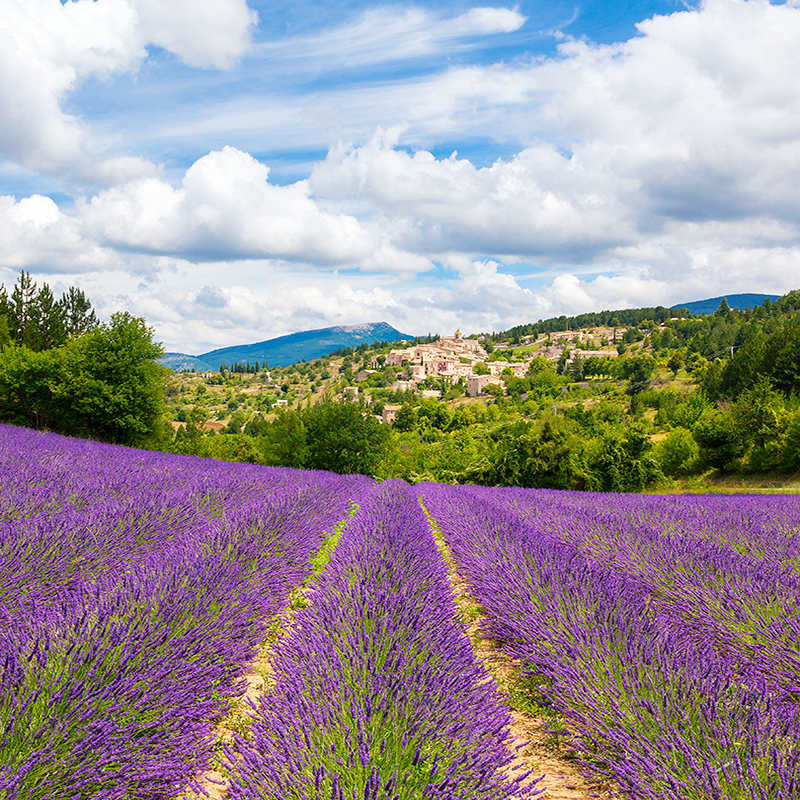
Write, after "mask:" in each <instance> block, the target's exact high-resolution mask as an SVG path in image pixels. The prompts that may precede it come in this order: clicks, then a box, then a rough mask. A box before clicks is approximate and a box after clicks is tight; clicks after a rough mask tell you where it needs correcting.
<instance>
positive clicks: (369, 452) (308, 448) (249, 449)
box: [169, 401, 390, 475]
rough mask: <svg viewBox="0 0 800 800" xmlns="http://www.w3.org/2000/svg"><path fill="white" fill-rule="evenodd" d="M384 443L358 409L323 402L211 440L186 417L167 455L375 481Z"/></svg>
mask: <svg viewBox="0 0 800 800" xmlns="http://www.w3.org/2000/svg"><path fill="white" fill-rule="evenodd" d="M389 437H390V429H389V428H388V427H387V426H385V425H382V424H381V423H380V422H379V421H378V420H377V419H376V418H375V416H373V414H372V411H371V410H369V409H368V408H366V407H365V406H363V405H362V404H360V403H342V402H330V401H328V402H321V403H317V404H316V405H313V406H310V407H308V408H302V409H279V410H278V412H277V414H276V416H275V418H274V419H273V420H270V421H267V420H266V419H264V418H263V417H256V418H255V419H252V420H250V421H249V422H248V423H247V424H246V425H245V426H244V428H243V429H241V430H237V429H233V430H228V431H225V432H223V433H220V434H211V435H208V434H207V433H205V432H204V431H203V428H202V423H201V421H200V419H199V418H197V417H196V416H195V417H193V416H192V415H191V414H190V415H189V416H188V419H187V421H186V425H184V426H182V427H180V428H178V430H177V431H176V432H175V439H174V441H173V443H172V445H171V447H170V448H169V449H171V451H172V452H175V453H182V454H184V455H195V456H208V457H212V458H222V459H230V460H236V461H248V462H250V463H259V464H268V465H272V466H281V467H296V468H300V469H323V470H329V471H331V472H338V473H341V474H355V473H358V474H364V475H374V474H375V473H376V471H377V467H378V464H379V463H380V460H381V458H382V457H383V456H384V453H385V450H386V445H387V443H388V440H389Z"/></svg>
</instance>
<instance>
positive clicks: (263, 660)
mask: <svg viewBox="0 0 800 800" xmlns="http://www.w3.org/2000/svg"><path fill="white" fill-rule="evenodd" d="M315 582H316V581H315V577H312V578H310V579H309V580H308V581H307V582H306V583H305V584H303V585H302V586H300V587H298V588H297V589H294V590H292V593H291V595H290V600H289V604H288V605H287V607H286V608H285V609H284V610H283V611H282V612H281V614H280V616H279V617H278V619H277V620H276V622H275V623H274V625H273V628H272V631H271V633H270V635H269V637H268V638H267V641H266V642H264V644H262V646H261V647H260V649H259V652H258V656H257V657H256V659H255V660H254V661H251V662H250V663H249V664H248V665H247V667H246V670H245V672H244V674H243V675H242V676H241V680H243V681H244V682H245V690H244V692H243V693H242V694H241V695H239V697H238V699H237V700H236V703H235V704H234V706H233V708H231V710H230V711H229V712H228V713H227V714H226V715H225V717H224V718H223V719H222V720H220V722H218V723H217V725H216V726H215V727H214V730H213V731H212V736H213V737H214V747H213V749H214V752H215V753H220V754H221V753H222V748H223V747H224V746H225V745H230V744H231V743H232V742H233V736H234V734H235V733H239V734H242V733H244V732H245V731H246V730H247V729H248V728H249V726H250V723H251V721H252V719H253V705H256V706H257V705H258V702H259V699H260V698H261V697H262V696H263V695H264V694H266V693H267V692H268V691H269V689H270V685H271V684H272V683H273V681H274V675H275V673H274V671H273V669H272V662H271V658H270V656H271V655H272V650H273V648H274V647H275V644H276V643H277V641H278V640H279V639H280V638H282V637H283V636H286V635H287V633H288V632H289V631H290V630H291V628H292V624H293V621H294V617H295V614H296V613H297V610H298V609H300V608H303V607H305V606H306V605H308V600H307V599H306V598H307V596H308V595H310V594H311V593H312V592H313V591H314V584H315ZM215 760H216V759H215ZM195 781H196V783H197V784H199V785H200V786H201V787H202V789H203V791H202V792H198V791H196V790H194V789H192V788H186V789H184V790H183V791H182V792H181V793H180V794H179V795H178V796H177V797H178V798H180V800H209V798H210V799H211V800H226V798H227V797H228V795H229V791H230V780H229V779H228V776H227V775H226V774H225V773H224V772H222V771H221V770H220V769H219V767H216V768H214V767H212V768H209V769H207V770H206V771H205V772H203V773H202V774H201V775H199V776H198V777H197V778H196V779H195Z"/></svg>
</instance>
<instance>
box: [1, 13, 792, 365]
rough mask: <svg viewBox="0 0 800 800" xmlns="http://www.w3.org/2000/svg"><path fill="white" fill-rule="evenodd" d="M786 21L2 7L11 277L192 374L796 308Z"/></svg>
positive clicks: (736, 16)
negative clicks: (121, 315)
mask: <svg viewBox="0 0 800 800" xmlns="http://www.w3.org/2000/svg"><path fill="white" fill-rule="evenodd" d="M797 41H800V7H798V5H797V4H796V3H789V4H770V3H768V2H761V1H760V0H709V1H708V2H705V3H697V4H694V5H692V4H685V3H677V2H676V3H673V2H652V3H645V2H630V3H599V2H593V3H583V4H575V3H566V2H548V3H545V2H527V3H522V4H519V5H502V4H497V5H491V6H490V5H481V4H480V3H469V2H439V3H415V4H408V3H386V4H374V3H358V2H347V3H338V4H337V3H325V4H322V3H291V4H289V3H286V4H267V3H263V2H254V1H253V0H251V1H250V2H246V0H94V2H93V1H92V0H77V2H75V1H73V0H69V2H65V3H60V2H59V0H0V279H2V281H3V282H4V283H5V284H6V285H7V286H10V285H11V284H12V283H13V281H14V280H15V278H16V275H17V274H18V273H19V270H20V269H26V270H29V271H30V272H31V273H32V274H33V275H34V276H35V277H36V278H37V279H38V280H44V281H47V282H49V283H50V284H51V286H53V287H54V288H56V289H59V288H63V287H65V286H67V285H69V284H70V283H76V284H78V285H80V286H81V287H82V288H84V290H85V291H86V292H87V293H88V294H89V296H90V297H91V298H92V300H93V301H94V303H95V305H96V306H97V307H98V309H99V310H100V312H101V314H103V315H108V314H110V313H111V312H113V311H114V310H118V309H128V310H131V311H133V312H134V313H137V314H141V315H142V316H144V317H146V319H147V320H148V322H149V323H150V324H151V325H152V326H153V327H154V328H155V330H156V334H157V338H159V339H160V340H161V341H163V342H164V344H165V345H166V347H167V348H168V349H169V350H179V351H182V352H189V353H199V352H202V351H204V350H208V349H212V348H214V347H220V346H225V345H228V344H235V343H240V342H248V341H256V340H260V339H265V338H270V337H272V336H278V335H281V334H284V333H288V332H291V331H295V330H302V329H305V328H311V327H322V326H326V325H335V324H356V323H359V322H367V321H378V320H386V321H388V322H390V323H392V324H394V325H395V326H396V327H398V328H400V329H401V330H403V331H405V332H408V333H427V332H429V331H439V332H442V333H447V332H450V330H451V329H455V328H456V327H460V328H461V329H462V330H467V331H479V330H497V329H502V328H506V327H509V326H511V325H514V324H518V323H521V322H526V321H534V320H536V319H539V318H541V317H548V316H554V315H559V314H562V313H567V314H569V313H579V312H582V311H587V310H596V309H600V308H620V307H626V306H640V305H650V304H652V305H656V304H671V303H677V302H681V301H688V300H693V299H699V298H703V297H708V296H716V295H719V294H724V293H726V292H730V293H732V292H744V291H763V292H770V293H772V292H774V293H783V292H785V291H788V290H789V289H792V288H796V287H797V286H798V284H800V237H799V235H798V234H799V233H800V229H798V223H799V222H800V220H798V216H799V215H800V212H799V211H798V209H800V203H798V200H800V197H798V195H800V86H798V83H797V80H796V75H797V74H799V73H800V53H798V48H797V46H796V43H797Z"/></svg>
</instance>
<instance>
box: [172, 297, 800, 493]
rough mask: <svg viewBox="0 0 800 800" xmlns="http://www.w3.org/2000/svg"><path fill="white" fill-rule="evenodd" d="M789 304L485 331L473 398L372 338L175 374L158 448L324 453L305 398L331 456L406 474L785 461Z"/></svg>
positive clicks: (574, 483)
mask: <svg viewBox="0 0 800 800" xmlns="http://www.w3.org/2000/svg"><path fill="white" fill-rule="evenodd" d="M798 308H800V292H792V293H791V294H789V295H787V296H785V297H783V298H781V299H780V300H779V301H778V302H776V303H772V302H770V301H767V302H765V303H764V304H763V305H761V306H758V307H756V308H753V309H745V310H731V309H729V308H727V305H726V304H725V303H722V304H721V306H720V308H718V309H717V311H716V312H715V313H714V314H713V315H691V314H688V315H685V316H684V317H677V316H672V317H671V316H669V315H670V314H675V312H670V311H668V310H667V309H629V310H622V311H613V312H602V313H599V314H596V315H583V316H581V317H572V318H565V317H562V318H558V319H554V320H545V321H543V322H539V323H535V324H532V325H530V326H521V327H518V328H513V329H511V330H508V331H503V332H500V333H493V334H487V335H485V336H484V337H483V339H484V341H483V345H484V347H485V348H486V350H487V351H491V358H492V359H495V360H496V361H497V360H500V361H507V362H508V365H509V370H508V371H507V374H506V371H504V374H503V377H502V385H489V386H487V387H486V388H485V389H484V392H483V393H482V394H481V395H480V396H478V397H474V398H471V397H466V396H465V386H464V384H463V382H456V383H455V384H448V383H445V382H444V381H437V380H434V379H432V378H428V379H426V381H425V382H424V383H422V384H419V387H418V391H409V390H408V389H406V388H403V387H405V386H407V385H408V384H407V382H406V383H403V379H404V378H406V377H407V376H408V368H407V367H405V366H399V367H398V366H388V365H387V364H386V361H385V359H386V355H387V353H388V352H389V349H390V348H389V347H388V346H384V347H377V348H370V347H368V346H362V347H359V348H358V349H357V350H342V351H339V352H338V353H337V354H335V355H334V356H333V357H329V358H326V359H319V360H316V361H312V362H308V363H299V364H295V365H293V366H291V367H286V368H282V369H273V370H270V371H269V372H266V371H262V372H261V373H260V374H258V375H246V374H241V373H235V372H225V373H223V374H221V375H219V376H210V377H207V378H200V377H199V376H196V375H191V374H183V375H180V376H176V378H175V383H174V384H173V388H172V389H171V390H170V391H171V395H170V398H169V400H168V405H169V407H170V408H171V410H172V413H173V415H174V417H175V418H176V419H178V420H181V419H182V420H184V421H185V424H181V423H177V424H181V427H180V428H179V430H178V431H177V434H176V439H175V443H174V447H175V448H176V449H177V450H178V451H179V452H185V453H195V454H198V455H201V454H202V455H214V456H216V457H223V458H224V457H233V458H242V459H245V460H251V461H258V462H262V463H269V464H278V465H292V466H308V467H321V468H330V466H328V465H329V464H331V463H332V462H331V461H329V460H325V459H326V458H327V456H323V455H322V454H323V453H325V452H327V450H326V448H323V447H321V446H320V440H319V435H320V434H319V431H320V430H322V429H325V428H324V426H323V428H320V427H315V426H314V424H313V423H311V422H310V421H311V420H312V418H315V417H317V416H318V415H322V414H323V411H322V408H320V404H321V405H322V407H324V408H325V409H326V411H325V412H324V414H325V415H326V417H327V419H328V420H330V425H331V427H332V428H333V430H334V431H335V433H334V432H331V433H330V436H331V438H338V439H339V442H340V444H339V447H340V448H341V449H340V457H341V459H342V463H344V462H347V463H350V464H355V463H358V464H359V465H360V466H359V469H361V470H366V471H368V472H369V473H370V474H373V475H377V476H380V477H402V478H404V479H406V480H409V481H412V482H415V481H419V480H426V479H428V480H438V481H446V482H474V483H483V484H490V485H520V486H532V487H551V488H583V489H594V490H604V491H640V490H642V489H646V488H652V487H658V486H670V485H673V486H674V485H676V484H675V481H679V482H680V481H683V482H686V481H689V482H690V483H691V481H693V480H695V478H693V477H692V476H708V475H712V474H719V473H721V472H722V473H724V472H728V473H730V472H743V473H753V472H755V473H771V474H790V473H792V472H794V471H795V470H797V469H798V468H799V467H800V416H799V412H800V403H798V392H797V390H798V378H797V374H796V372H792V370H793V369H796V366H797V364H798V356H797V352H796V350H795V349H794V348H796V346H797V345H796V342H797V330H798V325H800V321H799V320H798V316H797V310H798ZM592 330H595V331H597V330H602V331H605V334H604V335H606V336H608V340H609V342H610V344H608V343H607V344H606V345H605V347H606V350H598V349H597V347H596V346H595V345H592V344H590V343H587V342H571V341H570V342H565V341H563V340H560V339H558V337H559V336H562V335H563V336H567V334H570V335H571V334H572V333H574V334H575V338H579V336H578V334H579V332H581V331H583V332H589V331H592ZM559 331H560V332H561V333H558V332H559ZM558 341H561V342H562V345H564V346H563V347H562V348H561V350H562V352H561V353H560V355H559V356H558V358H555V357H553V348H552V345H553V344H554V342H555V343H557V342H558ZM609 346H611V347H613V348H614V349H613V353H612V354H611V355H608V347H609ZM604 353H605V354H604ZM548 354H549V355H548ZM612 355H613V356H614V357H612ZM546 356H547V357H546ZM520 363H523V364H525V365H526V369H525V375H524V377H515V376H514V375H513V372H512V370H511V369H510V368H511V367H512V366H518V365H519V364H520ZM370 365H373V366H375V367H376V368H375V369H365V368H366V367H369V366H370ZM359 370H363V372H359ZM359 377H360V378H362V379H361V380H359ZM422 392H427V394H428V395H430V394H437V393H438V395H439V396H438V397H431V396H427V397H426V396H423V394H422ZM345 399H347V400H348V402H343V401H344V400H345ZM351 401H357V402H351ZM387 406H393V407H395V408H396V409H397V411H396V413H395V415H394V421H393V423H392V424H391V425H388V424H383V425H381V424H375V425H372V424H371V423H370V425H372V427H371V428H370V426H369V425H367V424H366V423H365V422H363V420H366V419H370V418H372V417H373V416H374V415H381V413H382V411H383V410H384V408H386V407H387ZM354 408H360V413H356V412H354V411H353V409H354ZM215 420H218V422H215ZM348 420H350V421H351V422H352V428H351V427H350V424H351V423H350V422H348ZM212 424H216V425H217V426H218V427H219V428H220V432H219V433H212V432H210V431H208V430H207V429H206V428H204V426H208V425H212ZM350 442H352V443H353V444H352V452H350V446H349V444H348V443H350ZM366 444H368V445H369V446H366ZM326 447H327V445H326ZM348 459H349V461H348ZM354 459H355V460H354ZM337 468H338V467H337Z"/></svg>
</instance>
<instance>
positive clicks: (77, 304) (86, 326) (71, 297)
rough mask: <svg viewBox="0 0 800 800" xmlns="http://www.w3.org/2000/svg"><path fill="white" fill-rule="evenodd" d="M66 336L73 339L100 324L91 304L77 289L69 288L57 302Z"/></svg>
mask: <svg viewBox="0 0 800 800" xmlns="http://www.w3.org/2000/svg"><path fill="white" fill-rule="evenodd" d="M59 305H60V306H61V310H62V314H63V319H64V328H65V330H66V334H67V336H69V337H70V338H74V337H76V336H82V335H83V334H84V333H89V331H91V330H94V329H95V328H96V327H97V326H98V325H99V324H100V323H99V321H98V319H97V315H96V314H95V313H94V311H93V310H92V304H91V303H90V302H89V300H88V298H87V297H86V295H85V294H84V293H83V292H82V291H81V290H80V289H78V288H77V287H75V286H70V287H69V289H67V291H66V292H64V294H63V295H62V296H61V299H60V300H59Z"/></svg>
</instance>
